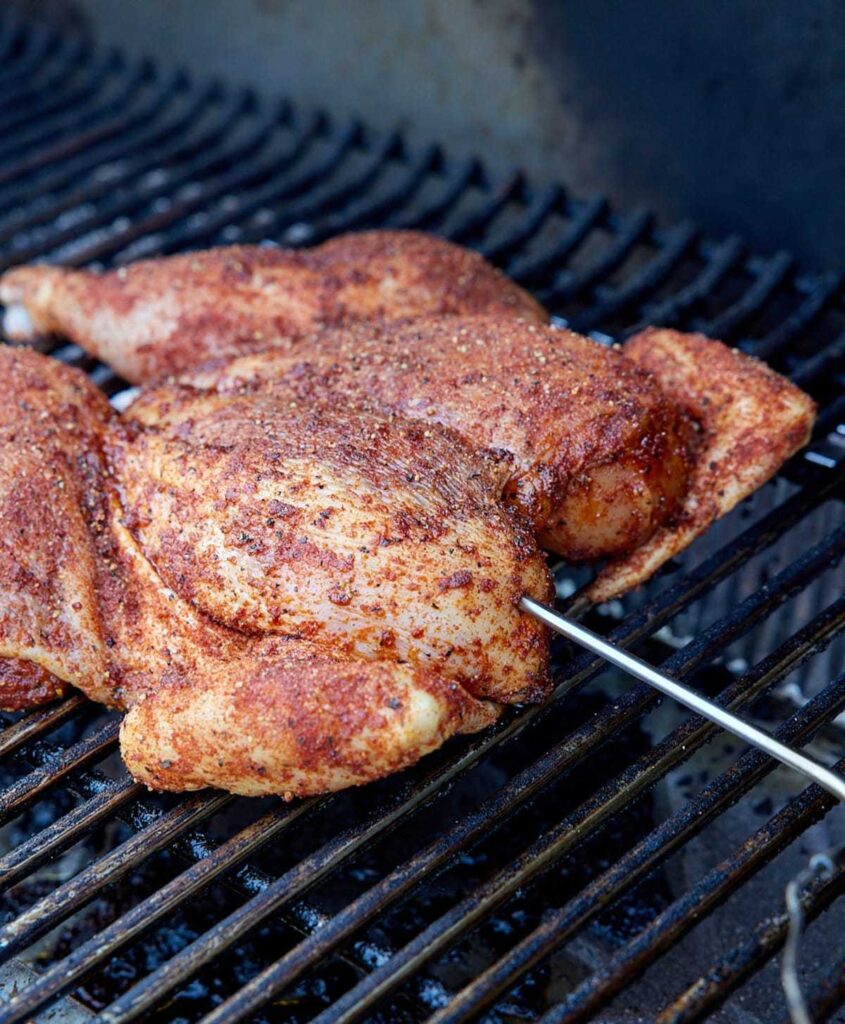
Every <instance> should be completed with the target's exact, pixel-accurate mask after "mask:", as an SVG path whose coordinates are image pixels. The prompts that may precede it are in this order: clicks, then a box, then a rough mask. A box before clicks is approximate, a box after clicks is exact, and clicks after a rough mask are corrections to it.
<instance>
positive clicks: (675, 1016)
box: [656, 864, 845, 1024]
mask: <svg viewBox="0 0 845 1024" xmlns="http://www.w3.org/2000/svg"><path fill="white" fill-rule="evenodd" d="M843 892H845V864H840V865H839V866H838V867H837V868H836V869H835V871H834V873H833V874H832V875H830V876H827V877H825V876H823V877H819V878H816V879H814V881H813V882H812V883H811V884H810V885H809V886H808V887H807V889H806V890H805V892H804V894H803V896H802V898H801V904H802V907H803V915H804V921H805V922H806V923H807V924H809V923H810V922H811V921H813V920H814V919H815V918H816V917H818V916H819V915H820V914H821V913H822V912H823V911H825V910H827V909H828V908H829V907H830V905H831V904H832V903H833V902H834V901H835V900H837V899H838V898H839V897H840V896H841V895H842V894H843ZM788 931H789V915H788V914H786V913H781V914H775V915H772V916H770V917H767V918H765V919H764V920H762V921H760V922H759V923H758V924H757V925H755V927H754V929H753V931H752V932H751V934H750V935H749V936H748V938H747V939H746V940H745V941H744V942H743V943H741V944H740V945H738V946H735V947H734V948H733V949H731V950H730V952H729V953H727V954H726V955H725V956H724V957H722V958H721V959H720V960H719V961H718V963H716V964H714V966H713V967H711V968H710V969H709V970H708V971H707V972H706V974H702V975H701V976H700V977H699V978H697V979H696V980H695V981H694V982H693V983H692V984H691V985H690V986H689V987H688V988H687V989H686V990H685V991H684V992H683V993H682V994H681V995H680V996H679V997H678V998H677V999H675V1000H674V1001H673V1002H672V1003H671V1004H670V1005H669V1006H667V1007H666V1008H665V1009H664V1010H663V1011H662V1012H661V1013H660V1015H659V1017H658V1018H657V1021H656V1024H694V1022H695V1021H700V1020H703V1019H704V1017H705V1015H706V1014H708V1013H710V1012H711V1011H713V1010H715V1009H717V1008H718V1007H719V1006H721V1005H722V1003H724V1001H725V1000H726V999H727V998H728V996H730V995H732V994H733V993H734V992H735V991H736V990H737V989H738V988H739V986H740V985H741V984H742V983H743V982H745V981H747V980H748V978H749V977H751V976H752V975H753V974H755V973H756V972H757V971H759V970H760V968H761V967H763V966H764V965H765V964H766V963H767V962H768V961H770V960H771V959H772V958H773V957H774V956H775V955H776V954H777V953H778V952H779V951H780V950H781V949H782V948H783V945H784V942H785V941H786V936H787V933H788ZM817 1019H818V1018H817V1017H816V1016H815V1015H814V1016H813V1020H817Z"/></svg>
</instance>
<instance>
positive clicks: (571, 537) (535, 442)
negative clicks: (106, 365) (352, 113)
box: [133, 317, 690, 562]
mask: <svg viewBox="0 0 845 1024" xmlns="http://www.w3.org/2000/svg"><path fill="white" fill-rule="evenodd" d="M182 381H183V383H184V384H186V385H189V386H194V387H198V388H208V389H212V390H216V391H217V392H219V393H225V394H242V395H248V394H249V395H256V394H260V393H266V394H273V395H276V396H279V397H280V398H281V396H283V395H284V396H287V399H286V400H288V401H292V402H296V403H298V405H299V406H300V407H302V408H308V407H312V406H314V405H315V404H318V403H320V402H321V401H324V400H325V401H332V400H335V399H336V397H341V398H343V399H344V400H353V401H355V402H358V403H364V404H367V403H368V404H369V406H370V407H371V408H375V409H380V410H386V411H388V412H389V413H392V414H394V415H396V414H398V415H401V416H403V417H409V418H412V419H414V420H417V421H421V422H424V423H426V424H428V425H429V426H433V425H437V424H439V425H441V426H445V427H448V428H450V429H452V430H454V431H457V432H458V433H460V434H461V436H462V437H464V438H465V439H466V441H468V442H469V443H470V444H471V445H473V446H474V447H475V448H477V449H479V450H483V451H484V452H486V453H488V454H489V456H490V457H492V458H493V459H495V460H496V462H497V463H498V466H499V472H500V478H501V482H502V496H503V499H504V501H505V502H506V503H507V504H508V505H509V506H510V507H512V508H513V509H514V510H515V511H517V512H518V513H519V514H520V515H521V516H522V517H524V518H525V520H526V522H527V523H528V524H529V525H530V527H531V529H532V530H533V531H535V533H536V534H537V536H538V538H539V540H540V543H541V544H542V545H543V546H544V547H547V548H549V549H551V550H553V551H555V552H557V553H558V554H560V555H561V556H563V557H564V558H566V559H568V560H569V561H572V562H592V561H597V560H599V559H602V558H607V557H610V556H614V555H619V554H621V553H625V552H628V551H631V550H633V549H634V548H636V547H637V546H638V545H639V544H641V543H643V542H644V541H645V540H647V539H648V538H649V537H650V536H651V535H652V533H653V532H654V531H655V529H656V528H657V527H658V525H660V524H661V523H663V522H665V521H666V519H667V518H668V517H669V516H670V515H671V514H672V512H673V511H674V509H675V508H676V507H677V504H678V502H679V501H680V499H681V496H682V495H683V493H684V490H685V487H686V480H687V474H688V471H689V460H690V451H689V440H690V429H689V422H688V420H687V419H686V418H685V417H684V416H683V415H682V414H681V412H680V410H679V408H678V407H677V406H676V405H675V404H674V403H673V402H671V401H670V400H669V399H668V398H667V397H666V395H665V394H664V392H663V391H662V390H661V388H660V387H659V386H658V384H657V382H656V381H655V379H654V377H653V376H652V375H651V374H649V373H648V372H645V371H644V370H642V369H641V368H640V367H638V366H636V365H635V363H634V362H633V361H632V360H630V359H627V358H625V356H624V355H623V354H622V353H620V352H618V351H614V350H612V349H608V348H606V347H604V346H602V345H599V344H597V343H596V342H594V341H590V340H588V339H587V338H582V337H580V336H579V335H576V334H573V333H572V332H570V331H563V330H557V329H555V328H551V327H545V326H542V325H539V324H530V323H524V322H519V321H513V320H511V321H502V320H499V319H497V318H493V317H462V318H457V317H450V318H444V317H438V318H420V319H418V320H415V321H414V322H412V323H411V322H409V323H404V324H360V325H355V326H354V327H349V328H344V329H339V330H331V331H325V332H321V333H320V334H318V335H310V336H308V337H306V338H303V339H298V340H291V342H290V343H289V344H288V346H287V352H286V351H284V350H283V349H282V348H281V347H277V348H275V349H273V350H271V351H268V352H265V353H261V354H258V355H254V356H247V357H244V358H241V359H236V360H232V361H231V362H228V363H226V364H224V365H223V366H221V367H219V368H217V369H211V370H208V371H205V372H202V371H200V372H199V373H195V374H191V375H185V376H184V377H183V378H182ZM163 394H164V395H167V394H168V392H166V391H165V392H163ZM159 395H160V393H156V392H153V393H151V394H147V395H145V396H143V397H142V398H141V399H139V402H138V403H137V404H136V406H135V407H134V410H133V414H134V415H140V414H141V412H140V411H141V410H142V409H144V408H148V407H149V406H150V403H153V405H157V403H158V402H159V401H160V397H159ZM327 396H332V398H331V399H330V398H328V397H327Z"/></svg>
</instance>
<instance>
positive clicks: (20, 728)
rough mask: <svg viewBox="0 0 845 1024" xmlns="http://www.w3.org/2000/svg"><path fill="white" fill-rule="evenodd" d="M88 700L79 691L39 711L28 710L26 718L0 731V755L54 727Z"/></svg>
mask: <svg viewBox="0 0 845 1024" xmlns="http://www.w3.org/2000/svg"><path fill="white" fill-rule="evenodd" d="M89 706H90V705H89V703H88V701H87V700H86V699H85V697H83V696H82V694H81V693H76V694H74V695H73V696H72V697H68V698H67V700H63V701H62V702H61V704H53V705H51V706H50V707H47V708H44V709H43V710H40V711H32V712H30V713H29V714H28V715H27V716H26V718H22V719H21V720H20V721H18V722H15V724H14V725H10V726H7V727H6V728H5V729H4V730H3V731H2V732H0V757H3V756H4V755H6V754H11V753H12V751H13V750H17V749H18V747H21V746H23V745H24V744H25V743H29V742H30V741H31V740H33V739H35V738H36V737H37V736H40V735H41V734H42V733H45V732H48V731H49V730H50V729H54V728H55V727H56V726H57V725H60V724H61V723H62V722H64V721H65V720H66V719H68V718H70V717H71V715H75V714H76V712H77V711H80V710H81V709H82V708H87V707H89Z"/></svg>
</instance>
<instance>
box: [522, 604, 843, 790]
mask: <svg viewBox="0 0 845 1024" xmlns="http://www.w3.org/2000/svg"><path fill="white" fill-rule="evenodd" d="M519 604H520V607H521V608H522V610H523V611H526V612H528V613H529V615H533V616H534V618H535V619H539V620H540V621H541V622H544V623H545V624H546V625H547V626H548V627H549V628H550V629H553V630H554V631H555V632H556V633H560V635H561V636H565V637H566V638H567V639H568V640H571V641H572V642H573V643H576V644H578V646H579V647H584V648H586V650H588V651H591V652H592V653H593V654H597V655H599V657H601V658H604V659H605V661H609V662H610V664H611V665H615V666H616V667H617V668H621V669H622V671H623V672H627V673H628V675H631V676H634V678H635V679H639V680H641V681H642V682H644V683H648V684H649V686H653V687H654V688H655V689H656V690H659V691H660V692H661V693H665V694H666V696H667V697H671V698H672V699H673V700H676V701H677V702H678V703H679V704H683V705H684V707H687V708H689V709H690V710H691V711H694V712H695V713H696V714H697V715H701V717H702V718H706V719H708V720H709V721H711V722H713V724H714V725H718V726H719V727H720V728H722V729H725V730H726V731H727V732H730V733H733V735H734V736H738V737H739V738H740V739H741V740H745V742H746V743H749V744H750V745H751V746H752V747H757V749H758V750H762V751H763V753H764V754H768V755H769V756H770V757H774V758H775V759H776V760H778V761H780V762H781V764H785V765H786V766H787V767H789V768H792V769H794V770H795V771H797V772H800V773H801V774H802V775H805V776H806V777H807V778H808V779H809V780H810V781H811V782H817V783H818V784H819V785H820V786H822V787H823V788H824V789H826V790H827V791H828V793H831V794H832V795H833V796H835V797H836V799H837V800H840V801H842V802H843V803H845V778H843V777H842V776H840V775H837V773H836V772H834V771H831V770H830V768H828V767H827V766H826V765H823V764H822V763H821V762H820V761H817V760H816V759H815V758H813V757H810V756H809V755H808V754H804V753H802V752H801V751H800V750H793V749H792V747H788V746H787V745H786V744H785V743H781V742H780V740H777V739H775V737H774V736H772V735H771V734H770V733H767V732H765V730H763V729H760V728H758V727H757V726H756V725H753V724H752V723H751V722H746V721H745V719H743V718H740V717H739V715H735V714H734V713H733V712H732V711H728V710H727V709H726V708H723V707H721V706H720V705H719V704H717V703H716V702H715V701H712V700H709V699H708V698H707V697H703V696H702V695H701V694H700V693H696V691H695V690H692V689H690V687H688V686H684V684H683V683H679V682H678V681H677V680H676V679H673V678H672V677H671V676H669V675H666V673H665V672H660V671H659V670H658V669H656V668H654V667H653V666H652V665H649V664H648V663H647V662H645V661H643V660H642V658H638V657H637V656H636V655H635V654H631V653H630V652H629V651H623V650H622V649H621V648H620V647H617V646H616V645H615V644H612V643H610V642H609V641H608V640H605V639H604V638H603V637H600V636H599V635H598V633H594V632H593V631H592V630H591V629H587V628H586V627H585V626H581V625H579V624H578V623H576V622H570V621H569V619H566V618H564V617H563V615H561V614H560V613H559V612H557V611H555V610H554V608H549V606H548V605H545V604H541V603H540V602H539V601H535V600H534V598H532V597H527V596H526V597H523V598H522V600H521V601H520V603H519Z"/></svg>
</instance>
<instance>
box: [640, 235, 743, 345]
mask: <svg viewBox="0 0 845 1024" xmlns="http://www.w3.org/2000/svg"><path fill="white" fill-rule="evenodd" d="M708 248H709V252H708V253H707V254H706V256H705V262H704V266H703V267H702V269H701V272H700V273H699V274H697V275H696V277H695V278H694V279H693V280H692V281H690V283H689V284H688V285H687V286H686V287H685V288H682V289H681V290H680V291H677V292H675V293H674V294H673V295H670V296H669V297H667V298H666V299H664V300H663V301H662V302H654V303H646V304H645V306H644V307H643V310H642V319H641V320H640V321H639V322H638V323H637V324H635V325H634V326H633V327H631V328H630V329H629V330H628V331H627V332H626V333H627V334H636V333H637V331H641V330H643V328H645V327H649V326H651V325H652V324H660V325H661V326H664V327H674V326H675V325H677V324H678V322H679V321H680V319H681V317H682V316H686V315H689V313H690V311H691V310H692V309H694V308H695V306H696V304H697V303H699V302H701V301H702V300H703V299H705V298H706V297H707V296H708V295H710V294H712V292H714V291H715V290H716V288H718V286H719V285H720V284H721V283H722V281H724V279H725V278H726V277H727V275H728V274H729V273H730V272H731V271H732V270H734V269H736V266H737V264H738V263H739V261H740V260H741V259H742V256H743V254H744V252H745V246H744V244H743V242H742V239H741V238H739V237H738V236H737V235H731V236H730V237H729V238H726V239H725V240H724V241H723V242H720V243H719V244H718V245H712V246H708Z"/></svg>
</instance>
